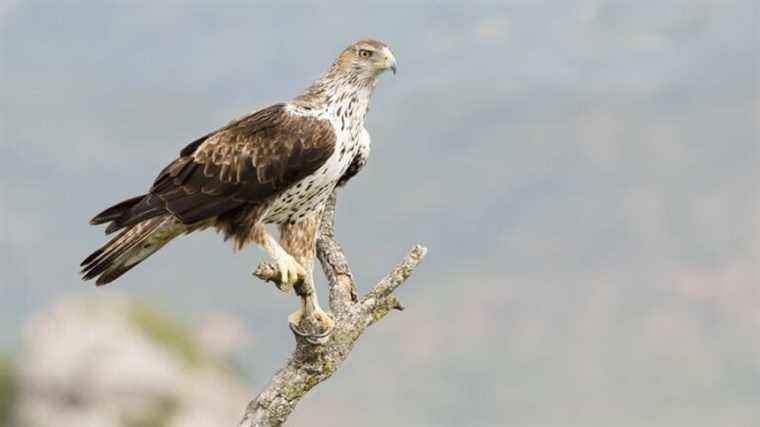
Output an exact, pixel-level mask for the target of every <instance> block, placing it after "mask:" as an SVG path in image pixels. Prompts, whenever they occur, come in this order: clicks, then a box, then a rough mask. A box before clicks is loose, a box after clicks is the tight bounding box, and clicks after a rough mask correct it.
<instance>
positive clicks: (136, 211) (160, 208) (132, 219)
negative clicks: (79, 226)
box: [90, 194, 168, 234]
mask: <svg viewBox="0 0 760 427" xmlns="http://www.w3.org/2000/svg"><path fill="white" fill-rule="evenodd" d="M166 213H168V212H167V211H166V209H164V204H163V203H162V201H161V199H160V198H158V197H156V196H154V195H151V194H144V195H142V196H137V197H132V198H131V199H127V200H124V201H122V202H119V203H117V204H115V205H113V206H111V207H110V208H108V209H106V210H104V211H103V212H101V213H99V214H97V215H95V217H94V218H92V219H91V220H90V224H93V225H98V224H103V223H106V222H110V224H109V225H108V227H107V228H106V234H111V233H113V232H114V231H118V230H121V229H123V228H129V227H131V226H133V225H135V224H138V223H140V222H143V221H146V220H148V219H150V218H154V217H157V216H161V215H164V214H166Z"/></svg>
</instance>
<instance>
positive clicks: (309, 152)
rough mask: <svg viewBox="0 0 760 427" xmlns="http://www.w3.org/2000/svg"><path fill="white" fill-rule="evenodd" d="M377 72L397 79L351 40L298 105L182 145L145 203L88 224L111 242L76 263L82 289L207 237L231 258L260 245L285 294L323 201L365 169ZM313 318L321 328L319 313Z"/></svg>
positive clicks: (392, 66) (381, 58)
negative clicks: (211, 233) (272, 228)
mask: <svg viewBox="0 0 760 427" xmlns="http://www.w3.org/2000/svg"><path fill="white" fill-rule="evenodd" d="M386 70H392V71H393V73H394V74H395V73H396V59H395V58H394V56H393V53H392V52H391V50H390V48H389V47H388V46H387V45H386V44H385V43H383V42H380V41H377V40H372V39H364V40H360V41H358V42H356V43H353V44H352V45H350V46H348V47H347V48H346V49H344V50H343V51H342V52H341V53H340V54H339V55H338V58H337V59H336V60H335V61H334V62H333V63H332V65H331V66H330V67H329V68H328V70H327V71H326V72H325V73H324V74H322V75H321V76H320V77H319V78H318V79H317V80H316V81H315V82H314V83H312V84H311V86H309V87H308V88H307V89H306V90H305V91H304V92H303V93H302V94H301V95H299V96H297V97H296V98H294V99H292V100H291V101H289V102H284V103H279V104H274V105H271V106H269V107H266V108H263V109H261V110H259V111H256V112H254V113H251V114H248V115H245V116H243V117H241V118H238V119H235V120H233V121H231V122H230V123H228V124H227V125H226V126H223V127H222V128H220V129H218V130H216V131H213V132H211V133H209V134H207V135H204V136H202V137H200V138H198V139H197V140H195V141H193V142H191V143H190V144H189V145H187V146H186V147H185V148H183V149H182V150H181V151H180V153H179V157H177V158H176V159H175V160H174V161H172V162H171V163H169V165H168V166H166V167H165V168H164V169H163V170H162V171H161V172H160V173H159V174H158V177H157V178H156V179H155V181H154V182H153V185H152V186H151V187H150V189H149V190H148V192H147V193H146V194H143V195H141V196H137V197H132V198H130V199H127V200H124V201H122V202H120V203H118V204H116V205H114V206H112V207H110V208H108V209H106V210H104V211H103V212H101V213H99V214H97V215H96V216H95V217H94V218H93V219H92V220H90V223H91V224H93V225H95V224H104V223H109V225H108V227H107V228H106V233H107V234H110V233H115V232H118V233H117V234H116V236H115V237H114V238H113V239H111V240H110V241H109V242H108V243H106V244H105V245H103V247H101V248H100V249H98V250H96V251H95V252H93V253H92V254H91V255H90V256H88V257H87V258H86V259H85V260H84V261H83V262H82V264H81V266H82V271H81V273H82V275H83V279H84V280H90V279H94V278H97V281H96V284H97V285H98V286H100V285H105V284H107V283H110V282H112V281H114V280H115V279H117V278H118V277H120V276H121V275H123V274H124V273H126V272H127V271H129V270H130V269H132V268H133V267H135V266H136V265H138V264H139V263H141V262H142V261H143V260H145V259H146V258H147V257H149V256H150V255H152V254H153V253H155V252H156V251H158V250H159V249H161V248H162V247H163V246H164V245H166V244H167V243H168V242H169V241H170V240H172V239H174V238H175V237H178V236H180V235H183V234H189V233H191V232H194V231H198V230H203V229H206V228H214V229H216V230H217V231H219V232H220V233H221V234H222V235H223V236H224V238H225V240H227V239H232V240H233V242H234V246H235V248H236V249H240V248H242V247H243V246H245V245H247V244H249V243H256V244H258V245H260V246H261V247H262V248H263V249H264V250H265V251H266V252H267V253H268V254H269V256H270V257H271V258H272V259H273V260H274V262H275V263H276V264H277V267H278V269H279V271H280V273H281V280H280V282H281V288H283V289H288V288H289V287H292V285H293V284H295V283H296V282H297V281H298V280H299V278H302V277H303V276H304V275H305V274H306V272H305V269H304V267H303V265H302V264H303V263H306V262H313V256H314V253H315V243H316V239H317V233H318V229H319V218H320V217H321V212H322V209H323V207H324V205H325V202H326V200H327V198H328V197H329V196H330V194H331V193H332V191H333V190H334V188H335V187H336V186H337V185H343V184H344V183H345V182H346V181H348V179H350V178H351V177H353V176H354V175H355V174H356V173H357V172H358V171H359V170H360V169H361V168H362V167H363V166H364V164H365V163H366V161H367V157H368V155H369V148H370V137H369V133H368V132H367V130H366V129H365V127H364V119H365V116H366V114H367V111H368V109H369V102H370V98H371V96H372V93H373V91H374V89H375V85H376V83H377V79H378V77H379V76H380V75H381V74H382V73H383V72H384V71H386ZM272 223H273V224H277V225H278V226H279V228H280V242H278V241H277V240H276V239H274V238H273V237H272V236H271V235H270V234H269V233H268V232H267V229H266V227H265V224H272ZM310 260H312V261H310ZM299 261H301V262H300V263H299ZM299 276H300V277H299ZM313 302H315V303H317V302H316V301H313ZM302 309H303V303H302ZM317 310H318V312H319V313H321V314H323V315H324V316H325V318H326V319H329V316H327V315H326V313H324V312H323V311H321V309H319V308H318V303H317ZM299 313H300V311H299V312H296V313H294V314H293V315H291V317H290V321H291V323H297V322H298V319H299V316H300V314H299Z"/></svg>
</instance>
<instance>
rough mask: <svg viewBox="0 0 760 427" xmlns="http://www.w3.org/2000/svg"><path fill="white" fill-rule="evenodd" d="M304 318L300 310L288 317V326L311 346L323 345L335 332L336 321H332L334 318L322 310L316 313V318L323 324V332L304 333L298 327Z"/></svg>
mask: <svg viewBox="0 0 760 427" xmlns="http://www.w3.org/2000/svg"><path fill="white" fill-rule="evenodd" d="M302 317H303V312H302V311H301V310H298V311H296V312H295V313H293V314H291V315H290V316H288V326H289V327H290V330H291V331H293V334H295V335H296V336H297V337H301V338H303V339H304V340H306V342H308V343H309V344H312V345H321V344H324V343H326V342H327V339H328V338H329V337H330V335H331V334H332V333H333V331H334V330H335V321H334V320H332V318H331V317H330V316H329V315H328V314H327V313H325V312H324V311H322V310H319V311H318V312H315V313H314V317H315V318H316V320H317V321H318V322H319V323H320V324H321V325H320V326H322V327H323V331H322V332H319V333H307V332H304V331H302V330H301V329H300V328H299V327H298V325H299V324H300V323H301V319H302Z"/></svg>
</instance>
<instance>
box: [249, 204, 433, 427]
mask: <svg viewBox="0 0 760 427" xmlns="http://www.w3.org/2000/svg"><path fill="white" fill-rule="evenodd" d="M334 226H335V193H333V195H332V197H331V198H330V199H329V200H328V202H327V206H326V207H325V210H324V213H323V216H322V224H321V229H320V237H319V240H318V241H317V257H318V258H319V260H320V262H321V264H322V270H323V271H324V273H325V276H326V277H327V280H328V286H329V297H330V301H329V302H330V310H331V312H332V313H331V314H332V316H333V318H334V320H335V329H334V330H333V332H332V334H331V335H330V336H329V339H328V340H327V342H325V343H324V344H321V345H314V344H311V343H309V342H308V341H306V340H305V339H303V338H302V337H299V336H296V347H295V349H294V350H293V353H292V354H291V356H290V357H289V358H288V360H287V361H286V362H285V365H284V366H283V367H282V368H280V370H279V371H277V373H275V375H274V377H272V379H271V381H270V382H269V384H268V385H267V386H266V388H265V389H264V390H263V391H262V392H261V393H260V394H259V395H258V396H256V398H255V399H253V400H252V401H251V402H250V403H249V404H248V407H247V408H246V410H245V415H244V416H243V420H242V421H241V422H240V427H254V426H256V427H259V426H261V427H264V426H280V425H282V424H283V423H285V421H286V420H287V418H288V416H289V415H290V414H291V413H292V412H293V410H294V409H295V407H296V405H298V402H300V401H301V399H302V398H303V397H304V395H305V394H306V393H308V391H309V390H311V389H312V388H314V387H315V386H316V385H317V384H319V383H321V382H322V381H324V380H326V379H328V378H330V376H332V374H333V373H334V372H335V371H336V370H337V369H338V368H339V367H340V365H341V364H342V363H343V361H344V360H345V359H346V357H348V355H349V353H350V352H351V349H352V348H353V346H354V344H355V343H356V340H357V339H358V338H359V337H360V336H361V335H362V333H364V331H365V330H366V329H367V327H369V326H370V325H372V324H374V323H375V322H377V321H379V320H380V319H382V318H383V317H385V316H386V315H387V314H388V313H389V312H390V311H391V310H394V309H395V310H403V307H402V306H401V304H400V303H399V301H398V299H397V298H396V296H395V295H394V294H393V291H394V290H395V289H396V288H398V287H399V286H400V285H401V284H402V283H404V281H406V279H407V278H409V276H410V275H411V273H412V270H413V269H414V268H415V267H416V266H417V265H418V264H419V263H420V262H421V261H422V259H423V258H424V257H425V253H426V252H427V249H426V248H424V247H422V246H420V245H416V246H414V247H413V248H412V249H411V251H409V253H408V254H407V256H406V257H405V258H404V259H403V261H401V263H399V264H398V265H397V266H396V267H395V268H393V270H392V271H391V272H390V273H388V274H387V275H386V276H385V277H383V278H382V279H381V280H380V281H379V282H378V283H377V284H376V285H375V286H374V287H373V288H372V289H371V290H370V291H369V292H368V293H367V294H366V295H364V296H362V297H361V298H359V297H358V296H357V292H356V285H355V283H354V278H353V275H352V274H351V269H350V268H349V266H348V262H347V261H346V257H345V255H344V254H343V249H342V248H341V246H340V244H339V243H338V242H337V241H336V240H335V232H334ZM254 274H255V275H256V276H257V277H259V278H260V279H262V280H267V281H277V278H278V277H279V273H278V272H277V270H276V268H275V267H273V266H271V265H260V266H259V268H258V269H257V270H256V272H255V273H254Z"/></svg>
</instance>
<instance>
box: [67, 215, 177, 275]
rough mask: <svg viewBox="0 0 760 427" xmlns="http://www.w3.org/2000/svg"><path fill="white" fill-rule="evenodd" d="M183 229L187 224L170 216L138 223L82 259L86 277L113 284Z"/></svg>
mask: <svg viewBox="0 0 760 427" xmlns="http://www.w3.org/2000/svg"><path fill="white" fill-rule="evenodd" d="M183 231H184V226H183V225H182V224H181V223H179V222H177V221H176V220H175V219H174V218H172V217H171V216H167V215H165V216H161V217H155V218H151V219H148V220H146V221H143V222H141V223H139V224H136V225H134V226H132V227H130V228H128V229H126V230H124V231H122V232H121V233H119V235H118V236H116V237H115V238H113V239H112V240H111V241H109V242H108V243H106V244H105V245H104V246H103V247H102V248H100V249H98V250H97V251H95V252H93V253H92V254H91V255H90V256H88V257H87V258H86V259H85V260H84V261H82V271H81V273H82V274H83V279H84V280H90V279H94V278H95V277H97V278H98V280H97V281H96V285H97V286H102V285H105V284H107V283H110V282H112V281H114V280H115V279H117V278H118V277H119V276H121V275H122V274H124V273H126V272H127V271H129V270H131V269H132V268H133V267H135V266H136V265H137V264H139V263H141V262H142V261H143V260H145V259H146V258H148V257H149V256H150V255H152V254H153V253H155V252H156V251H157V250H159V249H161V248H162V247H163V246H164V245H165V244H166V243H168V242H169V241H170V240H172V239H173V238H174V237H176V236H178V235H179V234H181V233H182V232H183Z"/></svg>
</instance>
